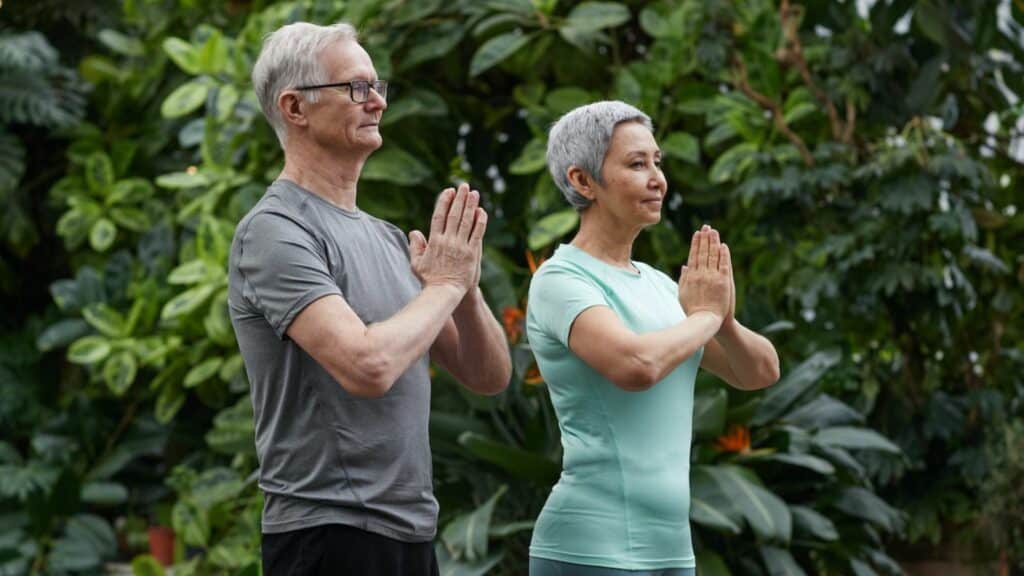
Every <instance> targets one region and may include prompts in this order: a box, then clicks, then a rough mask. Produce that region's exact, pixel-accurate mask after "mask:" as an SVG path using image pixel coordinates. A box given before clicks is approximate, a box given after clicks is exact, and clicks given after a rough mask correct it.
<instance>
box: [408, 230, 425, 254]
mask: <svg viewBox="0 0 1024 576" xmlns="http://www.w3.org/2000/svg"><path fill="white" fill-rule="evenodd" d="M426 250H427V239H426V238H424V236H423V233H422V232H420V231H419V230H413V231H412V232H409V252H410V253H411V255H412V256H420V255H421V254H423V253H424V252H425V251H426Z"/></svg>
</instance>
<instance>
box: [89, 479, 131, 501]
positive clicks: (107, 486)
mask: <svg viewBox="0 0 1024 576" xmlns="http://www.w3.org/2000/svg"><path fill="white" fill-rule="evenodd" d="M127 500H128V489H127V488H125V487H124V484H120V483H118V482H89V483H87V484H84V485H83V486H82V501H83V502H88V503H90V504H99V505H102V506H111V505H115V504H123V503H124V502H126V501H127Z"/></svg>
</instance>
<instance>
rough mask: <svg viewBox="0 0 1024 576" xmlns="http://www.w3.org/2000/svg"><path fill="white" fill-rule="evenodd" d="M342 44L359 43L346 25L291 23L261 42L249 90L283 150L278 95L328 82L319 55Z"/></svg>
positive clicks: (315, 95)
mask: <svg viewBox="0 0 1024 576" xmlns="http://www.w3.org/2000/svg"><path fill="white" fill-rule="evenodd" d="M346 40H351V41H353V42H358V41H359V34H358V33H357V32H356V29H355V28H353V27H352V25H351V24H349V23H347V22H339V23H337V24H332V25H330V26H318V25H316V24H310V23H309V22H295V23H294V24H287V25H285V26H282V27H280V28H278V29H277V30H275V31H273V32H271V33H270V34H268V35H267V36H266V37H265V38H264V39H263V49H262V50H260V56H259V58H258V59H257V60H256V65H255V66H253V68H252V87H253V89H254V90H255V91H256V98H257V99H258V100H259V102H260V108H262V109H263V115H264V116H266V117H267V122H270V126H271V127H272V128H273V129H274V133H275V134H277V140H278V142H280V143H281V148H284V145H285V135H286V133H285V123H284V118H282V117H281V111H280V110H278V109H277V97H278V95H280V94H281V91H282V90H286V89H288V88H294V87H296V86H303V85H309V84H326V83H327V82H329V81H330V80H329V79H328V78H327V71H326V70H324V67H323V64H322V63H321V62H320V54H321V53H322V52H323V51H324V49H325V48H328V47H329V46H332V45H334V44H335V43H337V42H342V41H346ZM304 96H305V97H306V98H307V99H308V100H309V101H310V102H317V101H319V99H320V92H319V91H318V90H312V91H310V92H309V93H308V94H305V95H304Z"/></svg>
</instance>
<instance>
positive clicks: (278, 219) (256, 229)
mask: <svg viewBox="0 0 1024 576" xmlns="http://www.w3.org/2000/svg"><path fill="white" fill-rule="evenodd" d="M304 203H305V199H304V198H302V197H300V196H296V195H295V194H290V193H289V191H288V190H287V188H286V187H284V186H281V184H280V182H273V183H271V184H270V186H268V187H267V191H266V192H265V193H264V194H263V197H262V198H260V200H259V201H258V202H256V204H255V205H254V206H253V207H252V208H250V209H249V212H247V213H246V214H245V216H243V217H242V219H241V220H240V221H239V222H238V226H237V228H236V229H235V237H236V239H237V238H241V237H247V236H249V235H252V234H254V233H255V234H257V235H260V236H263V235H266V234H271V235H277V234H280V233H287V232H288V231H299V230H305V231H308V229H309V225H308V223H307V222H305V219H304V218H303V217H302V212H303V210H304V207H303V204H304Z"/></svg>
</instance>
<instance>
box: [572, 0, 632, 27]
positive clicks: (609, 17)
mask: <svg viewBox="0 0 1024 576" xmlns="http://www.w3.org/2000/svg"><path fill="white" fill-rule="evenodd" d="M629 19H630V14H629V8H628V7H626V6H625V5H623V4H620V3H618V2H583V3H581V4H577V5H576V6H574V7H573V9H572V10H571V11H570V12H569V18H568V19H567V20H566V21H565V26H568V27H570V28H573V29H575V30H578V31H580V32H584V33H586V32H596V31H598V30H601V29H604V28H613V27H615V26H618V25H620V24H624V23H626V22H628V21H629Z"/></svg>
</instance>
